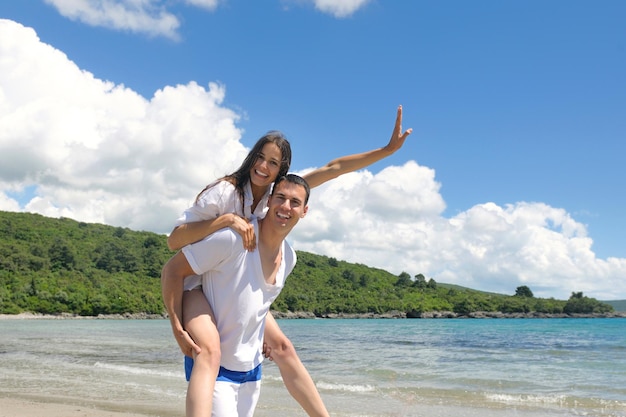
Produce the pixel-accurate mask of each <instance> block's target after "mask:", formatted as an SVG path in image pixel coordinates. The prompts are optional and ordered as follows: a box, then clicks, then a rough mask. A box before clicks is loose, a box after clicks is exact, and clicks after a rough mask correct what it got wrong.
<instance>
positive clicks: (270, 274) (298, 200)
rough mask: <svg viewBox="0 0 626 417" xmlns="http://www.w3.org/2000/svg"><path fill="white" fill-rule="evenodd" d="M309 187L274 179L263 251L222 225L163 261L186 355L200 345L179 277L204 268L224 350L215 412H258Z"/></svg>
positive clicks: (259, 231)
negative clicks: (291, 239) (273, 324)
mask: <svg viewBox="0 0 626 417" xmlns="http://www.w3.org/2000/svg"><path fill="white" fill-rule="evenodd" d="M309 193H310V190H309V186H308V184H307V183H306V181H305V180H304V179H302V178H301V177H299V176H297V175H293V174H289V175H287V176H285V177H282V178H280V179H278V180H277V181H276V183H275V185H274V189H273V191H272V194H271V196H270V199H269V202H268V212H267V214H266V216H265V218H263V219H261V220H258V221H257V220H253V221H252V223H253V225H254V227H255V234H256V236H257V237H258V243H257V250H255V251H252V252H248V251H246V250H245V249H244V248H243V243H242V241H241V236H240V235H239V234H238V233H236V232H234V231H233V230H231V229H222V230H220V231H218V232H216V233H214V234H213V235H211V236H208V237H207V238H205V239H204V240H202V241H200V242H197V243H194V244H192V245H189V246H186V247H185V248H183V250H182V252H179V253H177V254H176V255H174V257H172V259H170V260H169V261H168V262H167V264H166V265H165V266H164V268H163V273H162V278H161V279H162V286H163V299H164V302H165V306H166V308H167V311H168V313H169V316H170V322H171V325H172V330H173V332H174V337H175V338H176V341H177V342H178V344H179V346H180V348H181V350H182V351H183V353H185V354H186V355H188V356H189V355H191V354H193V353H192V352H193V351H194V350H195V347H194V342H193V340H192V339H191V338H190V336H189V334H188V333H187V332H186V331H185V329H184V326H183V317H182V295H181V293H180V291H181V287H182V286H181V282H182V279H183V278H184V277H186V276H188V275H192V274H197V275H202V288H203V291H204V295H205V296H206V298H207V300H208V301H209V304H210V305H211V307H212V309H213V313H214V319H215V325H216V327H217V331H218V333H219V339H220V350H221V359H220V364H219V365H220V367H219V373H218V376H217V381H216V382H215V387H214V395H213V404H212V412H213V416H220V417H232V416H239V417H243V416H246V417H248V416H250V417H251V416H252V415H253V413H254V408H255V407H256V403H257V401H258V397H259V392H260V384H261V362H262V361H263V355H262V352H261V347H262V343H263V330H264V325H265V316H266V315H267V312H268V311H269V308H270V305H271V304H272V302H273V301H274V300H275V299H276V297H278V295H279V294H280V291H281V290H282V288H283V286H284V283H285V279H286V278H287V275H289V273H290V272H291V271H292V270H293V268H294V266H295V263H296V253H295V251H294V250H293V249H292V248H291V247H290V246H289V244H288V243H287V242H285V238H286V236H287V235H288V234H289V232H290V231H291V229H293V227H294V226H295V225H296V224H297V223H298V221H299V220H300V219H301V218H303V217H304V216H305V215H306V212H307V210H308V206H307V203H308V199H309ZM185 322H189V319H188V318H185ZM218 356H219V355H218ZM194 372H195V369H194ZM205 374H206V373H205ZM209 405H210V404H209Z"/></svg>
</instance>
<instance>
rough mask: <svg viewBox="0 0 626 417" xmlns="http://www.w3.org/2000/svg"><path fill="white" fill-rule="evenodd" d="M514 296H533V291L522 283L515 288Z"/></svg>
mask: <svg viewBox="0 0 626 417" xmlns="http://www.w3.org/2000/svg"><path fill="white" fill-rule="evenodd" d="M515 296H516V297H528V298H533V292H532V291H531V290H530V288H528V287H527V286H526V285H522V286H520V287H517V289H516V290H515Z"/></svg>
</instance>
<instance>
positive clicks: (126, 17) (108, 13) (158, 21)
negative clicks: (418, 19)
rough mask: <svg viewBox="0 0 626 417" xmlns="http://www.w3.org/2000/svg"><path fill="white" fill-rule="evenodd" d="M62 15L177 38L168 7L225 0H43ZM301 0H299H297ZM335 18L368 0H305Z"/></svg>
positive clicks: (208, 4)
mask: <svg viewBox="0 0 626 417" xmlns="http://www.w3.org/2000/svg"><path fill="white" fill-rule="evenodd" d="M44 1H45V2H46V3H48V4H50V5H51V6H53V7H54V8H55V9H56V10H57V11H58V12H59V13H60V14H61V15H62V16H64V17H66V18H68V19H70V20H74V21H78V22H81V23H84V24H87V25H90V26H97V27H104V28H107V29H112V30H121V31H128V32H132V33H142V34H146V35H148V36H153V37H158V36H162V37H165V38H169V39H172V40H178V39H179V38H180V34H179V33H178V29H179V28H180V26H181V21H180V20H179V18H178V17H177V15H176V14H175V13H173V12H172V11H171V9H172V8H173V7H175V5H176V4H177V3H178V4H185V5H188V6H192V7H198V8H201V9H204V10H208V11H214V10H215V9H216V8H217V7H218V6H219V4H220V3H221V2H223V1H224V0H177V1H176V0H174V1H166V0H44ZM290 1H291V0H290ZM297 1H298V2H300V1H301V0H297ZM304 1H305V2H307V1H310V2H312V3H313V5H314V6H315V8H316V9H317V10H320V11H321V12H323V13H328V14H330V15H332V16H334V17H336V18H343V17H348V16H350V15H352V14H354V13H355V12H356V11H357V10H358V9H360V8H361V7H363V6H365V4H367V3H368V2H369V0H304Z"/></svg>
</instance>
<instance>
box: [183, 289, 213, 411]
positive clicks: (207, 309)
mask: <svg viewBox="0 0 626 417" xmlns="http://www.w3.org/2000/svg"><path fill="white" fill-rule="evenodd" d="M183 325H184V326H185V330H187V332H189V335H190V336H191V337H192V338H193V340H194V341H195V342H196V344H197V345H198V346H200V348H201V349H202V351H201V352H200V353H199V354H197V355H195V358H194V364H193V370H192V371H191V378H190V379H189V386H188V387H187V401H186V410H187V414H186V415H187V417H210V416H211V410H212V408H213V390H214V388H215V380H216V379H217V373H218V371H219V368H220V359H221V350H220V336H219V333H218V332H217V326H216V324H215V317H214V316H213V310H212V309H211V306H210V305H209V302H208V301H207V299H206V297H205V296H204V293H203V292H202V290H200V289H195V290H192V291H185V293H184V294H183Z"/></svg>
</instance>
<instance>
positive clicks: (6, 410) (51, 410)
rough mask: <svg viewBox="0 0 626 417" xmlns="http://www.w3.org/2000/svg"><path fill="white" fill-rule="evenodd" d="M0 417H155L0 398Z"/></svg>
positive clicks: (88, 407) (78, 406)
mask: <svg viewBox="0 0 626 417" xmlns="http://www.w3.org/2000/svg"><path fill="white" fill-rule="evenodd" d="M0 417H155V416H153V415H149V414H134V413H127V412H123V411H110V410H99V409H96V408H92V407H90V406H80V405H71V404H58V403H50V402H38V401H35V400H27V399H18V398H3V397H0Z"/></svg>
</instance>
